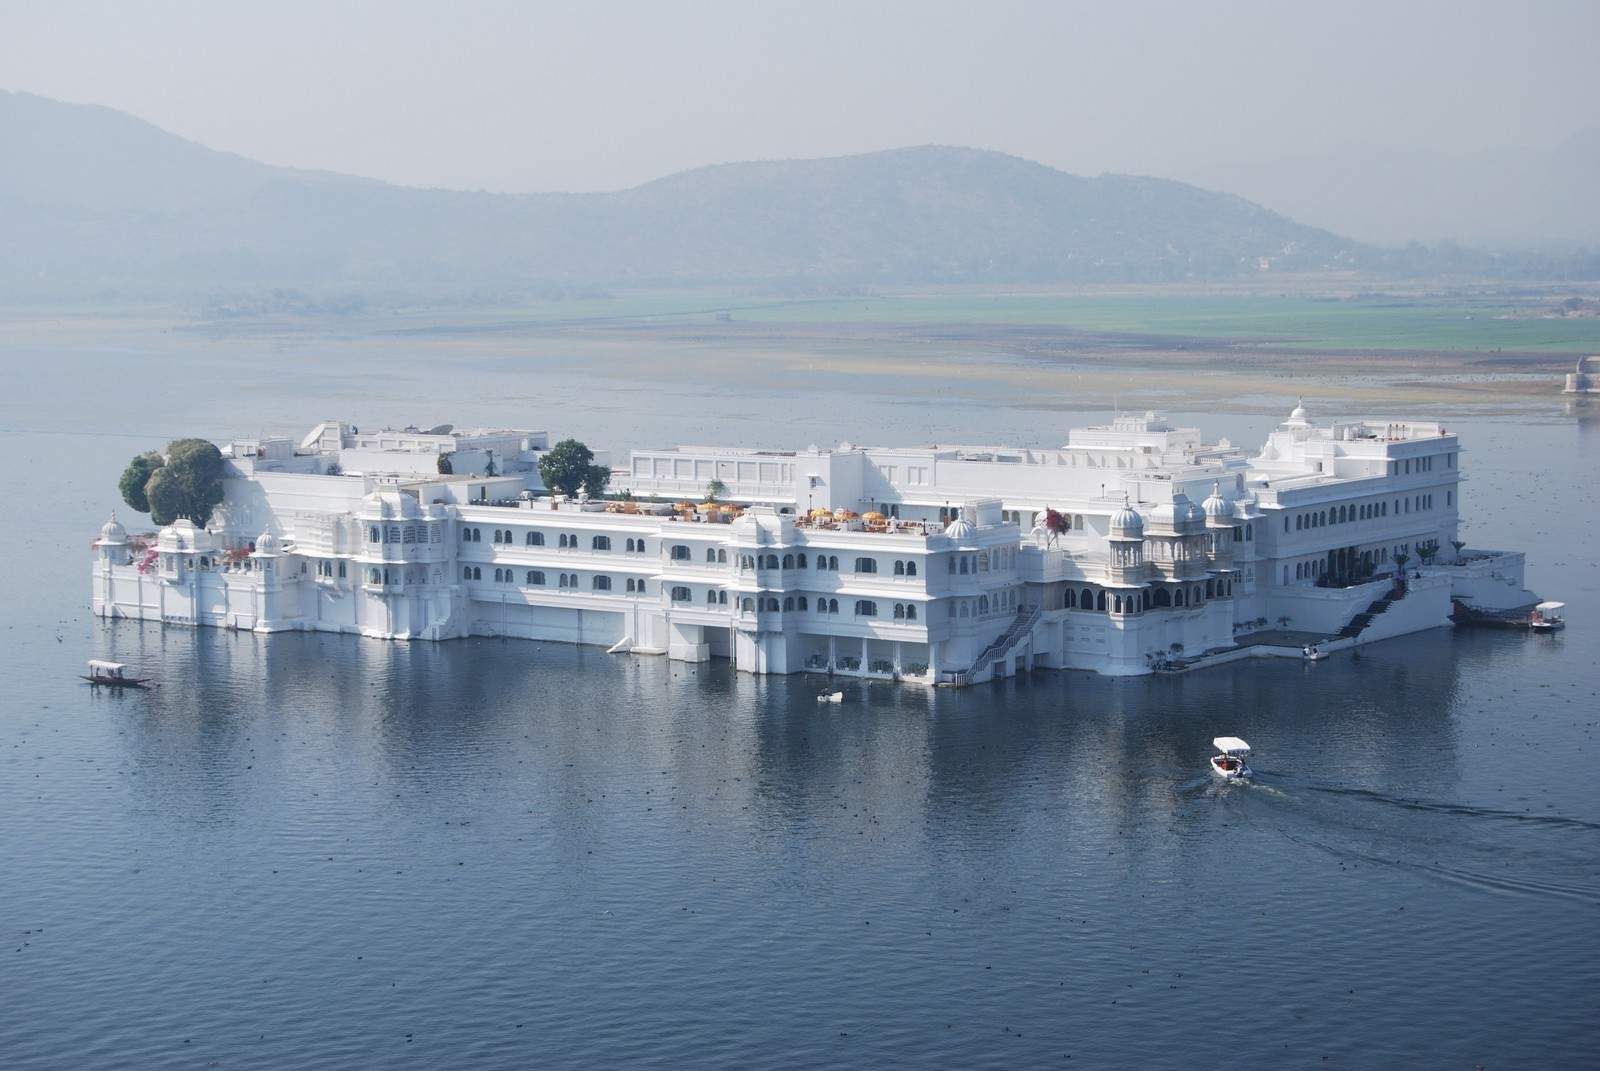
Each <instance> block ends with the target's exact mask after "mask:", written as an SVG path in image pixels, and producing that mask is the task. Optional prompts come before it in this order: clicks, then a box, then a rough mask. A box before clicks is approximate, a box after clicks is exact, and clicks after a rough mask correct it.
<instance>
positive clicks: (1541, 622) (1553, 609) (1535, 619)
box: [1528, 602, 1567, 632]
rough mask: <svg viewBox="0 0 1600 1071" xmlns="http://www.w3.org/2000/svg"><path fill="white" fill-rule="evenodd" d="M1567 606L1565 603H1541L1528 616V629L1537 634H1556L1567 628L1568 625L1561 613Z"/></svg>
mask: <svg viewBox="0 0 1600 1071" xmlns="http://www.w3.org/2000/svg"><path fill="white" fill-rule="evenodd" d="M1566 605H1567V604H1566V603H1564V602H1541V603H1540V604H1539V605H1538V606H1535V607H1534V608H1533V613H1531V614H1529V615H1528V627H1529V628H1530V629H1532V630H1533V631H1535V632H1554V631H1556V629H1559V628H1565V627H1566V625H1567V623H1566V622H1565V621H1563V620H1561V611H1562V610H1563V609H1565V608H1566Z"/></svg>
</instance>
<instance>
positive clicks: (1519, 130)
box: [0, 0, 1600, 191]
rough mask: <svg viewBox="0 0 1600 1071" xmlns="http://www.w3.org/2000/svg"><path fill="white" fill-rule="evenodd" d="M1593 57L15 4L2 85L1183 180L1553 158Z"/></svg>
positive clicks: (920, 18) (565, 8)
mask: <svg viewBox="0 0 1600 1071" xmlns="http://www.w3.org/2000/svg"><path fill="white" fill-rule="evenodd" d="M1597 44H1600V0H1570V2H1569V0H1549V2H1528V0H1524V2H1521V3H1481V2H1471V0H1452V2H1448V3H1431V2H1429V3H1422V2H1406V0H1400V2H1396V0H1389V2H1386V3H1366V2H1351V0H1340V2H1323V3H1316V4H1310V3H1291V2H1288V0H1278V2H1273V3H1230V4H1200V3H1171V4H1154V3H1127V2H1120V0H1119V2H1115V3H1113V2H1105V3H1098V4H1078V3H1006V2H996V0H988V2H982V3H971V4H947V3H937V2H929V0H922V2H918V3H897V4H887V3H870V2H866V0H856V2H854V3H831V2H825V0H805V2H803V3H761V2H759V0H742V2H734V3H692V2H685V0H675V2H671V3H667V2H659V3H572V4H560V5H556V4H534V3H487V2H485V3H471V2H463V3H444V2H433V3H413V2H408V0H385V2H382V3H378V2H373V3H333V2H329V3H298V2H284V0H276V2H273V3H260V2H255V3H250V4H225V3H85V2H73V0H37V2H26V0H20V2H19V0H0V87H3V88H9V89H18V90H26V91H29V92H33V93H39V94H42V95H45V96H50V97H57V98H60V99H64V100H71V101H81V102H92V103H99V104H106V105H110V106H112V107H115V108H119V109H123V110H126V111H129V112H132V113H134V114H136V115H138V116H140V117H142V118H145V119H148V120H150V121H151V122H153V123H155V124H157V125H158V126H161V127H164V128H166V129H168V130H172V131H174V132H176V133H179V134H182V135H184V136H185V137H189V138H192V139H194V140H196V141H199V142H202V143H204V144H206V145H210V146H212V147H215V148H222V149H229V150H233V151H235V152H239V153H242V154H244V155H247V156H251V157H254V158H257V159H260V160H265V161H268V162H271V163H278V164H288V165H294V166H300V167H318V168H328V169H332V170H337V171H344V172H350V173H355V174H360V175H368V176H373V177H376V178H383V179H389V180H391V181H395V182H402V183H407V184H416V185H438V186H450V187H462V188H479V187H482V188H487V189H493V190H510V191H528V190H552V189H574V190H589V189H607V188H616V187H621V186H627V185H632V184H635V183H638V182H642V181H645V180H648V179H651V178H655V177H657V176H660V175H663V174H667V173H669V172H672V171H677V170H682V169H684V168H688V167H695V166H699V165H701V164H706V163H716V162H723V161H729V160H742V159H752V158H763V157H779V156H822V155H833V154H839V153H850V152H859V151H865V150H871V149H879V148H887V147H891V146H898V145H911V144H922V143H928V142H938V143H946V144H959V145H972V146H979V147H984V148H993V149H1000V150H1004V151H1006V152H1012V153H1016V154H1018V155H1021V156H1026V157H1029V158H1031V159H1035V160H1039V161H1042V162H1045V163H1048V164H1051V165H1054V166H1056V167H1060V168H1063V169H1066V170H1070V171H1076V172H1082V173H1090V174H1093V173H1098V172H1101V171H1108V170H1109V171H1130V172H1140V173H1148V174H1160V175H1169V176H1172V177H1177V178H1185V177H1200V176H1204V175H1208V174H1210V175H1214V174H1218V173H1219V165H1221V164H1226V163H1229V162H1232V161H1238V160H1256V159H1260V160H1268V159H1273V158H1276V157H1280V156H1300V155H1308V154H1316V153H1319V152H1322V151H1325V150H1327V149H1329V148H1331V147H1338V146H1340V145H1346V144H1381V145H1391V144H1407V145H1414V146H1420V147H1425V148H1433V149H1442V150H1450V151H1465V150H1471V149H1475V148H1480V147H1483V146H1486V145H1487V146H1491V147H1494V146H1505V145H1513V146H1515V145H1550V144H1554V143H1559V142H1561V141H1562V140H1564V139H1565V138H1566V137H1568V136H1569V135H1570V134H1572V133H1573V132H1574V131H1576V130H1578V129H1580V128H1583V127H1586V126H1592V125H1595V124H1596V123H1597V122H1600V103H1597V102H1600V63H1597V62H1596V46H1597Z"/></svg>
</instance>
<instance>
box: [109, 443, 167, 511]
mask: <svg viewBox="0 0 1600 1071" xmlns="http://www.w3.org/2000/svg"><path fill="white" fill-rule="evenodd" d="M163 464H165V461H164V460H163V459H162V457H161V455H160V454H158V453H156V452H155V451H154V450H149V451H146V452H145V453H142V454H140V455H139V456H138V457H136V458H134V459H133V460H132V461H130V462H128V467H127V468H125V469H123V470H122V479H120V480H118V481H117V490H118V491H121V492H122V501H124V502H126V503H127V504H128V505H129V506H131V507H132V508H133V509H135V510H137V511H138V512H140V513H149V512H150V498H149V496H148V495H146V494H145V493H144V489H145V485H146V484H148V483H149V482H150V474H151V473H153V472H155V471H156V469H159V468H160V467H161V466H162V465H163Z"/></svg>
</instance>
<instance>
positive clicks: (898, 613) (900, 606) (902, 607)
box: [894, 602, 906, 621]
mask: <svg viewBox="0 0 1600 1071" xmlns="http://www.w3.org/2000/svg"><path fill="white" fill-rule="evenodd" d="M905 616H906V604H905V603H903V602H897V603H895V604H894V619H895V620H896V621H904V620H905Z"/></svg>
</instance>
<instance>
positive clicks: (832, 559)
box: [828, 554, 839, 573]
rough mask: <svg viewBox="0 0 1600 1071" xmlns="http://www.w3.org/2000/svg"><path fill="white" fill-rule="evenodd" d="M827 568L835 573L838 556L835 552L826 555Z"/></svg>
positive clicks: (837, 565)
mask: <svg viewBox="0 0 1600 1071" xmlns="http://www.w3.org/2000/svg"><path fill="white" fill-rule="evenodd" d="M828 568H829V570H831V571H832V572H835V573H837V572H838V571H839V556H838V555H837V554H830V555H828Z"/></svg>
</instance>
